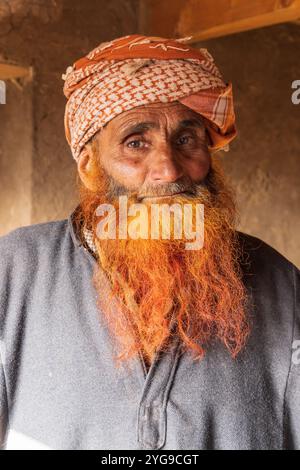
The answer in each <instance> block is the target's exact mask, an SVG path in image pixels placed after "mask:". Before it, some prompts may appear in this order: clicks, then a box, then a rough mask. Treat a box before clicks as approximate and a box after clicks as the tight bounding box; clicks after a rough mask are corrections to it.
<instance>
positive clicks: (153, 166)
mask: <svg viewBox="0 0 300 470" xmlns="http://www.w3.org/2000/svg"><path fill="white" fill-rule="evenodd" d="M183 174H184V171H183V168H182V166H181V165H180V163H179V162H178V160H177V158H176V155H175V152H174V149H172V148H171V146H170V145H167V144H166V145H163V146H160V147H159V148H158V149H156V150H155V152H153V153H152V155H151V161H150V167H149V171H148V177H147V180H148V183H172V182H175V181H177V180H178V179H179V178H181V177H182V176H183Z"/></svg>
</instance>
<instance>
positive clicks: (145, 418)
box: [137, 340, 180, 449]
mask: <svg viewBox="0 0 300 470" xmlns="http://www.w3.org/2000/svg"><path fill="white" fill-rule="evenodd" d="M179 355H180V348H179V341H178V340H175V341H174V342H173V344H172V345H171V346H170V347H169V350H168V351H167V352H163V353H161V352H159V353H158V354H157V355H156V356H155V358H154V360H153V363H152V365H151V367H150V369H149V372H148V374H147V375H146V378H145V384H144V388H143V392H142V397H141V400H140V403H139V408H138V417H137V441H138V444H139V446H140V448H141V449H160V448H162V447H163V446H164V444H165V440H166V428H167V422H166V421H167V410H166V408H167V404H168V398H169V393H170V390H171V387H172V383H173V379H174V375H175V372H176V368H177V363H178V360H179ZM144 373H145V371H144Z"/></svg>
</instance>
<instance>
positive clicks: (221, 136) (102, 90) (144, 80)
mask: <svg viewBox="0 0 300 470" xmlns="http://www.w3.org/2000/svg"><path fill="white" fill-rule="evenodd" d="M62 78H63V79H64V80H65V84H64V94H65V96H66V98H68V102H67V105H66V110H65V133H66V138H67V141H68V143H69V145H70V147H71V150H72V154H73V157H74V158H75V160H78V158H79V155H80V152H81V150H82V149H83V147H84V145H85V144H86V143H87V142H88V141H89V140H90V139H91V138H92V137H93V135H94V134H96V132H98V131H99V130H100V129H101V128H102V127H103V126H104V125H105V124H106V123H107V122H109V121H110V120H111V119H113V118H114V117H115V116H117V115H118V114H121V113H122V112H124V111H128V110H130V109H132V108H135V107H137V106H142V105H147V104H151V103H159V102H162V103H168V102H172V101H179V102H180V103H182V104H184V105H185V106H188V107H189V108H191V109H192V110H194V111H196V112H198V113H199V114H201V116H202V117H203V120H204V122H205V124H206V128H207V131H208V135H209V137H210V145H209V148H210V149H211V150H219V149H224V150H228V143H229V142H230V141H231V140H232V139H233V138H234V137H235V136H236V134H237V131H236V127H235V115H234V109H233V97H232V84H231V83H230V82H229V83H225V82H224V80H223V78H222V75H221V74H220V72H219V70H218V68H217V67H216V65H215V63H214V59H213V58H212V56H211V55H210V53H209V52H208V51H207V49H204V48H201V49H199V50H198V49H194V48H192V47H190V46H188V45H187V44H186V43H185V39H178V40H173V39H164V38H158V37H147V36H140V35H137V34H135V35H131V36H125V37H122V38H119V39H115V40H113V41H111V42H107V43H102V44H100V45H99V46H98V47H96V48H95V49H94V50H92V51H91V52H90V53H89V54H88V55H87V56H85V57H83V58H81V59H79V60H77V61H76V62H75V63H74V64H73V66H71V67H68V68H67V71H66V74H65V75H63V77H62Z"/></svg>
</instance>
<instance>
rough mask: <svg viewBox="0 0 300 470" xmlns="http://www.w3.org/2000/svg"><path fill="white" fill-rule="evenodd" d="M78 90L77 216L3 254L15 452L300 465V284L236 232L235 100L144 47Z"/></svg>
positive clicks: (108, 64) (7, 389)
mask: <svg viewBox="0 0 300 470" xmlns="http://www.w3.org/2000/svg"><path fill="white" fill-rule="evenodd" d="M63 78H64V79H65V86H64V92H65V95H66V97H67V98H68V103H67V107H66V112H65V129H66V137H67V140H68V142H69V144H70V147H71V150H72V154H73V157H74V158H75V160H76V162H77V167H78V183H79V195H80V203H79V204H78V206H77V207H76V208H75V210H74V212H73V213H72V214H71V215H70V216H69V218H68V219H67V220H61V221H55V222H50V223H44V224H37V225H33V226H30V227H23V228H20V229H17V230H15V231H13V232H11V233H10V234H8V235H6V236H4V237H2V238H1V240H0V251H1V258H0V259H1V283H0V292H1V297H0V302H1V303H0V315H1V317H0V319H1V354H2V366H1V382H0V383H1V436H2V443H3V447H4V446H5V442H7V444H6V448H11V447H13V446H14V442H16V441H17V442H21V444H19V445H23V446H27V448H28V447H29V448H41V447H42V448H51V449H287V448H293V449H295V448H300V391H299V386H300V365H299V363H300V354H299V344H300V343H299V341H300V331H299V328H300V312H299V292H300V289H299V283H300V273H299V270H298V269H297V268H296V267H295V266H294V265H292V264H291V263H290V262H289V261H288V260H286V259H285V258H284V257H283V256H281V255H280V254H279V253H278V252H277V251H276V250H274V249H273V248H271V247H270V246H268V245H267V244H266V243H264V242H263V241H261V240H259V239H257V238H255V237H252V236H249V235H246V234H244V233H241V232H238V231H237V230H236V208H235V203H234V197H233V193H232V191H231V189H230V187H229V186H228V183H227V182H226V179H225V177H224V175H223V173H222V170H221V168H220V166H219V164H218V162H217V159H216V155H215V153H216V152H217V151H218V150H220V149H225V150H226V149H228V144H229V142H230V141H231V140H232V139H233V138H234V137H235V136H236V128H235V117H234V111H233V102H232V86H231V83H226V82H224V81H223V78H222V76H221V74H220V72H219V70H218V69H217V67H216V65H215V63H214V61H213V58H212V56H211V55H210V54H209V53H208V51H207V50H206V49H200V50H195V49H193V48H191V47H189V46H188V45H187V44H186V41H185V40H177V41H174V40H168V39H162V38H152V37H145V36H138V35H133V36H126V37H125V38H119V39H116V40H115V41H112V42H110V43H104V44H100V45H99V46H98V47H97V48H96V49H94V50H93V51H91V52H90V53H89V54H88V55H87V56H86V57H83V58H82V59H80V60H78V61H77V62H75V64H74V65H73V66H72V67H69V68H68V69H67V73H66V75H64V77H63ZM125 203H126V205H125V206H124V204H125ZM170 208H172V211H173V212H172V215H173V217H171V215H170V212H171V211H170V212H169V213H168V212H166V211H165V212H163V210H165V209H170ZM153 214H154V216H153ZM167 215H169V216H170V217H169V219H168V223H167V225H165V222H166V219H167ZM182 215H183V217H181V216H182ZM189 216H190V218H189ZM183 221H184V224H185V225H184V227H185V229H186V230H182V223H183ZM195 227H196V229H197V230H196V231H195V230H194V228H195ZM192 229H193V230H192ZM199 233H200V235H201V234H202V235H203V237H201V236H200V238H199ZM192 234H195V240H192V237H191V235H192ZM150 235H151V236H150ZM152 235H153V236H152ZM197 237H198V238H197ZM201 240H202V242H201ZM196 242H197V243H196ZM22 443H23V444H22ZM15 445H16V444H15Z"/></svg>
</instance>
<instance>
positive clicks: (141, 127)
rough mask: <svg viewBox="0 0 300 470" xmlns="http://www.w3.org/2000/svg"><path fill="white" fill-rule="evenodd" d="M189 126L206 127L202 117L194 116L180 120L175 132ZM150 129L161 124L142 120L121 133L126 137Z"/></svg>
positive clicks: (156, 127)
mask: <svg viewBox="0 0 300 470" xmlns="http://www.w3.org/2000/svg"><path fill="white" fill-rule="evenodd" d="M189 127H194V128H203V129H204V127H205V126H204V123H203V121H202V119H201V117H199V118H193V119H184V120H182V121H180V122H179V124H178V126H177V128H176V130H175V132H178V131H180V130H182V129H187V128H189ZM149 129H159V125H158V124H157V122H140V123H138V124H133V125H132V126H129V127H127V128H126V129H124V130H123V131H122V132H121V135H122V138H125V137H127V136H130V135H133V134H142V133H144V132H146V131H148V130H149Z"/></svg>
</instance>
